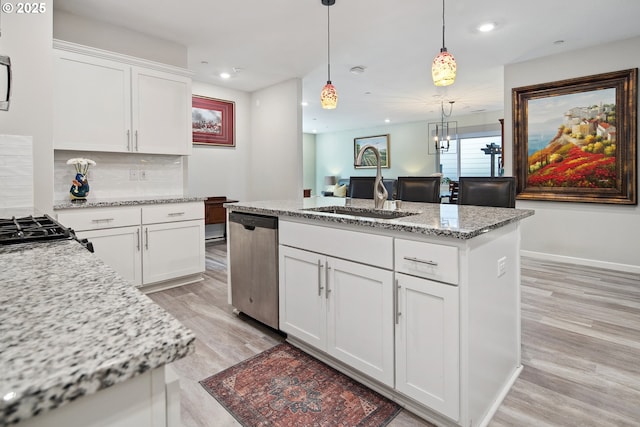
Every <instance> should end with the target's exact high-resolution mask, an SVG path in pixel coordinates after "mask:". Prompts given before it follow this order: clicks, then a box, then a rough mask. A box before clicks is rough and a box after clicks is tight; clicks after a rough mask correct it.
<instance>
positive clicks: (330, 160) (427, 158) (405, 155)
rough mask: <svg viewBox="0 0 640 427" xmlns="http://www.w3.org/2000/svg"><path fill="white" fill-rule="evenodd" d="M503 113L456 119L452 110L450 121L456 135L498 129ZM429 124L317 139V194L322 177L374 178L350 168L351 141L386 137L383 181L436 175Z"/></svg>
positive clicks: (368, 170)
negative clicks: (474, 129) (387, 165)
mask: <svg viewBox="0 0 640 427" xmlns="http://www.w3.org/2000/svg"><path fill="white" fill-rule="evenodd" d="M502 117H503V114H502V111H492V112H485V113H479V114H469V115H458V114H456V111H455V107H454V112H453V115H452V116H451V118H450V119H449V120H455V121H457V122H458V129H459V132H458V133H460V131H461V130H462V128H464V127H470V126H478V125H484V124H489V125H495V127H496V128H497V129H499V126H500V123H499V122H498V119H500V118H502ZM427 125H428V122H427V120H425V121H423V122H411V123H400V124H390V125H386V126H380V127H376V128H369V129H356V130H350V131H344V132H336V133H326V134H319V135H316V183H315V184H316V188H317V190H318V192H320V191H322V190H324V177H325V175H335V176H337V177H338V179H340V178H349V177H350V176H364V175H367V176H369V175H370V176H373V175H375V170H374V169H356V168H354V167H353V163H354V152H353V139H354V138H359V137H364V136H374V135H384V134H389V151H390V154H389V160H390V166H391V167H390V168H388V169H387V168H384V169H382V176H383V177H385V178H396V177H398V176H410V175H413V176H426V175H430V174H432V173H435V172H437V167H436V163H435V155H434V154H429V152H428V146H427V143H428V141H429V138H428V126H427Z"/></svg>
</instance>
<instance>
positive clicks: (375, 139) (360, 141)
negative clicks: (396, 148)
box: [353, 134, 391, 169]
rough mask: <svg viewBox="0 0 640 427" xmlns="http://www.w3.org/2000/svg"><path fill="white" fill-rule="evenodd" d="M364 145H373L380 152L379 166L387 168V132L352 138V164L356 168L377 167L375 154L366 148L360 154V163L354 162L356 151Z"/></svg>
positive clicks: (388, 162) (388, 164) (356, 156)
mask: <svg viewBox="0 0 640 427" xmlns="http://www.w3.org/2000/svg"><path fill="white" fill-rule="evenodd" d="M365 145H373V146H374V147H375V148H377V149H378V152H380V167H383V168H388V167H389V166H390V164H391V163H390V159H389V134H386V135H375V136H364V137H362V138H353V165H354V167H355V168H356V169H366V168H375V167H377V163H376V156H375V154H374V153H373V151H371V150H367V151H365V152H364V154H363V155H362V156H363V157H362V164H361V165H358V164H356V159H357V158H358V152H359V151H360V149H361V148H362V147H364V146H365Z"/></svg>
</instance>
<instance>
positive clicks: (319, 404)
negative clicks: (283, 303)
mask: <svg viewBox="0 0 640 427" xmlns="http://www.w3.org/2000/svg"><path fill="white" fill-rule="evenodd" d="M200 384H201V385H202V387H204V389H205V390H207V391H208V392H209V394H211V395H212V396H213V397H215V398H216V399H217V400H218V402H220V404H222V406H224V407H225V408H226V409H227V411H229V412H230V413H231V414H232V415H233V416H234V417H235V419H236V420H238V422H239V423H240V424H242V425H243V426H245V427H256V426H260V427H266V426H270V427H284V426H286V427H302V426H318V427H320V426H321V427H329V426H341V427H347V426H348V427H355V426H359V427H379V426H386V425H387V424H388V423H389V422H390V421H391V420H392V419H393V418H394V417H395V416H396V415H397V414H398V412H399V411H400V407H399V406H398V405H397V404H395V403H394V402H391V401H390V400H388V399H387V398H385V397H383V396H381V395H380V394H378V393H376V392H374V391H372V390H370V389H368V388H367V387H365V386H363V385H362V384H359V383H357V382H355V381H354V380H352V379H350V378H349V377H347V376H345V375H343V374H341V373H340V372H338V371H336V370H335V369H333V368H331V367H329V366H327V365H326V364H324V363H322V362H320V361H318V360H316V359H314V358H313V357H311V356H309V355H307V354H306V353H304V352H302V351H301V350H298V349H297V348H295V347H293V346H291V345H290V344H287V343H283V344H278V345H277V346H275V347H273V348H271V349H269V350H267V351H264V352H262V353H260V354H258V355H256V356H254V357H252V358H250V359H248V360H245V361H244V362H241V363H239V364H237V365H235V366H232V367H231V368H229V369H226V370H224V371H222V372H220V373H218V374H215V375H213V376H211V377H209V378H207V379H205V380H202V381H200Z"/></svg>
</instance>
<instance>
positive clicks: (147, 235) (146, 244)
mask: <svg viewBox="0 0 640 427" xmlns="http://www.w3.org/2000/svg"><path fill="white" fill-rule="evenodd" d="M144 248H145V249H149V229H148V228H145V229H144Z"/></svg>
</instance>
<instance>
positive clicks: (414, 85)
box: [55, 0, 640, 133]
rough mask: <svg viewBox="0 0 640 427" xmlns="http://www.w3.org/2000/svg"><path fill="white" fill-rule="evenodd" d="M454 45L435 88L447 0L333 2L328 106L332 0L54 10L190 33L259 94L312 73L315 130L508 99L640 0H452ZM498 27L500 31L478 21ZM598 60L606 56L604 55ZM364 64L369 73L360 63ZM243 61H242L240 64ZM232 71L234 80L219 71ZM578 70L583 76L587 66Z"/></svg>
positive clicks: (194, 1)
mask: <svg viewBox="0 0 640 427" xmlns="http://www.w3.org/2000/svg"><path fill="white" fill-rule="evenodd" d="M445 6H446V9H445V23H446V39H445V41H446V43H445V44H446V47H447V48H448V50H449V52H450V53H451V54H453V55H454V56H455V58H456V61H457V64H458V75H457V78H456V82H455V83H454V84H453V85H452V86H449V87H446V88H436V87H435V86H434V85H433V83H432V81H431V61H432V60H433V58H434V57H435V55H436V54H437V53H438V52H439V50H440V48H441V47H442V2H441V1H439V0H430V1H425V0H396V1H380V0H336V3H335V5H334V6H331V7H330V8H329V12H330V33H331V60H330V63H331V80H332V82H333V84H334V85H335V86H336V89H337V90H338V95H339V101H338V107H337V108H336V109H335V110H322V108H321V107H320V101H319V97H320V91H321V89H322V87H323V86H324V84H325V83H326V80H327V27H328V25H327V6H323V5H322V2H321V0H270V1H265V0H226V1H223V0H181V1H180V2H173V1H164V0H160V1H158V0H109V1H104V0H55V8H56V9H61V10H64V11H66V12H69V13H73V14H75V15H79V16H86V17H89V18H91V19H95V20H98V21H103V22H106V23H109V24H113V25H116V26H120V27H125V28H128V29H132V30H134V31H137V32H140V33H144V34H147V35H150V36H154V37H157V38H160V39H164V40H169V41H172V42H176V43H179V44H181V45H184V46H186V47H187V48H188V61H189V68H190V69H191V70H192V71H193V72H195V76H194V79H195V80H198V81H203V82H208V83H211V84H214V85H216V86H221V87H227V88H231V89H237V90H242V91H248V92H252V91H255V90H258V89H262V88H265V87H268V86H271V85H273V84H276V83H279V82H282V81H285V80H288V79H291V78H295V77H298V78H301V79H302V86H303V101H306V102H307V103H308V105H307V106H304V107H303V131H304V132H309V133H310V132H317V133H325V132H337V131H341V130H348V129H358V128H366V127H374V126H382V125H384V123H385V122H384V121H385V120H389V121H390V123H402V122H411V121H420V120H427V121H430V120H435V119H437V118H438V117H439V114H440V103H441V102H444V103H445V106H446V105H447V103H448V102H449V101H455V104H454V109H453V117H455V116H456V115H464V114H470V113H474V112H480V111H497V110H502V109H503V108H504V107H503V105H504V93H503V66H504V65H506V64H510V63H515V62H520V61H524V60H528V59H533V58H536V57H541V56H546V55H551V54H556V53H561V52H565V51H570V50H574V49H579V48H584V47H587V46H597V45H600V44H604V43H607V42H611V41H614V40H621V39H626V38H630V37H635V36H638V35H640V25H638V17H640V1H637V0H609V1H606V2H585V1H584V0H563V1H558V0H535V1H526V0H522V1H518V2H514V1H513V0H483V1H478V0H446V5H445ZM484 22H494V23H496V25H497V27H496V29H495V30H494V31H492V32H489V33H481V32H479V31H478V30H477V29H476V28H477V26H478V25H479V24H481V23H484ZM594 49H596V50H594V61H595V60H606V55H597V54H595V52H597V47H595V48H594ZM355 66H362V67H364V72H363V73H361V74H353V73H351V72H350V71H349V70H350V69H351V68H352V67H355ZM234 70H235V71H234ZM222 71H226V72H229V73H231V74H232V76H231V78H229V79H227V80H223V79H221V78H220V77H219V76H218V74H219V73H220V72H222ZM577 74H580V73H579V72H578V73H577Z"/></svg>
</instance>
